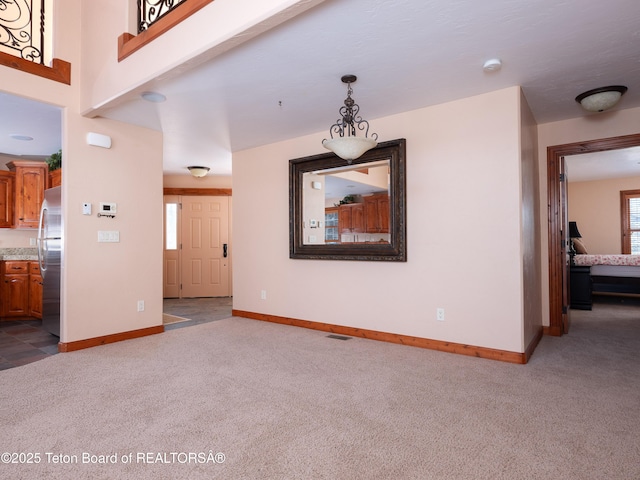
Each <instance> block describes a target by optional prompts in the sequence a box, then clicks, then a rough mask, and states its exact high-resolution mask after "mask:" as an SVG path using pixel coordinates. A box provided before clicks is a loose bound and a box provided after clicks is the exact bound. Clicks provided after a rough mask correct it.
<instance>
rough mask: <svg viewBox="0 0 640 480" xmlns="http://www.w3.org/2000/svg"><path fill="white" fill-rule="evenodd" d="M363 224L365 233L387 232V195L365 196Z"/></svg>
mask: <svg viewBox="0 0 640 480" xmlns="http://www.w3.org/2000/svg"><path fill="white" fill-rule="evenodd" d="M364 206H365V215H364V218H365V226H366V232H367V233H389V216H390V215H389V195H372V196H370V197H365V199H364Z"/></svg>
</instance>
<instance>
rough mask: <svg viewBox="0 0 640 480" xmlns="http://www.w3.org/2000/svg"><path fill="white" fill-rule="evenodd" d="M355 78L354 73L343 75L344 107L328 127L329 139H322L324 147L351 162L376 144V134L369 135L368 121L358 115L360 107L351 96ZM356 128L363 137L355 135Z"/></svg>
mask: <svg viewBox="0 0 640 480" xmlns="http://www.w3.org/2000/svg"><path fill="white" fill-rule="evenodd" d="M357 79H358V77H356V76H355V75H344V76H343V77H342V79H341V80H342V83H346V84H347V98H346V99H345V101H344V107H341V108H340V110H339V112H340V116H341V118H339V119H338V120H337V121H336V123H334V124H333V125H331V127H330V128H329V133H330V134H331V139H330V140H327V139H326V138H325V139H324V140H323V141H322V145H324V147H325V148H327V149H329V150H331V151H332V152H333V153H335V154H336V155H338V156H339V157H340V158H342V159H344V160H346V161H347V162H348V163H351V161H352V160H354V159H356V158H358V157H360V156H361V155H362V154H363V153H365V152H366V151H367V150H371V149H372V148H373V147H375V146H376V145H377V144H378V134H377V133H374V134H372V135H371V137H369V122H367V121H366V120H363V119H362V117H361V116H359V115H358V112H359V111H360V107H359V106H358V104H357V103H355V101H354V100H353V99H352V98H351V94H352V93H353V89H352V88H351V84H352V83H354V82H355V81H356V80H357ZM356 127H357V129H356ZM357 130H360V131H362V132H364V137H357V136H356V133H357ZM334 133H335V134H336V135H337V136H336V137H335V138H334V136H333V134H334Z"/></svg>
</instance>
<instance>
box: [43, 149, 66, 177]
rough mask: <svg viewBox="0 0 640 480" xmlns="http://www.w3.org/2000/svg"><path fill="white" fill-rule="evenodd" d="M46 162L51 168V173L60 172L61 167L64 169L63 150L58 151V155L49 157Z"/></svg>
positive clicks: (53, 154) (54, 154)
mask: <svg viewBox="0 0 640 480" xmlns="http://www.w3.org/2000/svg"><path fill="white" fill-rule="evenodd" d="M45 161H46V162H47V165H48V166H49V171H50V172H53V171H54V170H58V169H59V168H60V167H62V150H58V151H57V152H56V153H52V154H51V156H50V157H48V158H47V159H46V160H45Z"/></svg>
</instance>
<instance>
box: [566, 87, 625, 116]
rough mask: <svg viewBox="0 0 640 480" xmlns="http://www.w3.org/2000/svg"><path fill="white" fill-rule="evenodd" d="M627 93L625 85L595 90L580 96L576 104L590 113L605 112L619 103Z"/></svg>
mask: <svg viewBox="0 0 640 480" xmlns="http://www.w3.org/2000/svg"><path fill="white" fill-rule="evenodd" d="M626 91H627V87H625V86H624V85H612V86H610V87H602V88H594V89H593V90H589V91H587V92H584V93H581V94H580V95H578V96H577V97H576V102H578V103H579V104H580V105H582V108H584V109H585V110H587V111H589V112H604V111H605V110H608V109H610V108H611V107H613V106H614V105H615V104H616V103H618V101H620V97H622V95H624V93H625V92H626Z"/></svg>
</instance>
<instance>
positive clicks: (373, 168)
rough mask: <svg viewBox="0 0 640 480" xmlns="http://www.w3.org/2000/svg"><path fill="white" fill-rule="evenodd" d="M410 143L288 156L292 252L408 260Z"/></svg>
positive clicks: (297, 255) (308, 256)
mask: <svg viewBox="0 0 640 480" xmlns="http://www.w3.org/2000/svg"><path fill="white" fill-rule="evenodd" d="M405 144H406V141H405V140H404V139H399V140H391V141H388V142H382V143H380V144H378V146H377V147H376V148H374V149H372V150H369V151H368V152H367V153H365V154H364V155H362V156H361V157H360V158H357V159H355V160H352V161H351V163H348V162H347V161H346V160H343V159H341V158H340V157H338V156H336V155H335V154H334V153H326V154H320V155H314V156H311V157H304V158H296V159H293V160H289V257H290V258H305V259H324V260H368V261H395V262H405V261H406V260H407V246H406V207H405V204H406V195H405V186H406V177H405V168H406V167H405V156H406V148H405Z"/></svg>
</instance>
